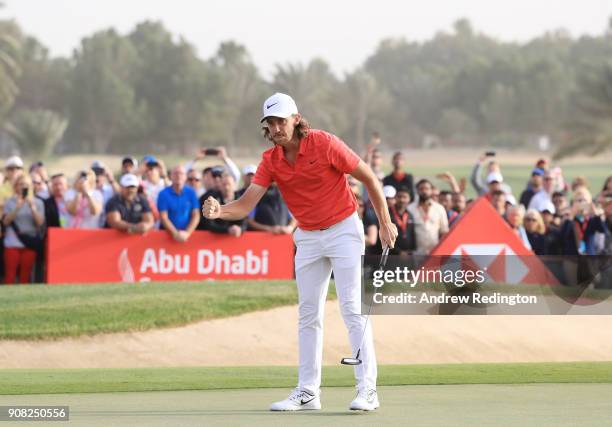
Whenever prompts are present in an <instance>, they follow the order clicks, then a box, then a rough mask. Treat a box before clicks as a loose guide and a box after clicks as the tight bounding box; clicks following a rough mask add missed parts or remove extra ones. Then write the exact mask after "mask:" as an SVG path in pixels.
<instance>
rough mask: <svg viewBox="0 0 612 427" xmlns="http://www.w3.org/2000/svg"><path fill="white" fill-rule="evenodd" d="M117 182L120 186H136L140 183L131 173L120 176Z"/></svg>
mask: <svg viewBox="0 0 612 427" xmlns="http://www.w3.org/2000/svg"><path fill="white" fill-rule="evenodd" d="M119 183H120V184H121V186H122V187H138V186H139V185H140V180H139V179H138V177H137V176H136V175H134V174H133V173H126V174H125V175H123V176H122V177H121V179H120V180H119Z"/></svg>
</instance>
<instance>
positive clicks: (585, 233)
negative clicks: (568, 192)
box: [560, 187, 605, 255]
mask: <svg viewBox="0 0 612 427" xmlns="http://www.w3.org/2000/svg"><path fill="white" fill-rule="evenodd" d="M602 216H603V212H602V211H601V209H599V208H597V207H596V206H595V204H594V203H593V200H592V196H591V193H590V191H589V190H588V189H587V188H586V187H577V188H576V190H575V191H574V194H573V197H572V205H571V208H570V219H567V220H565V221H564V222H563V224H562V225H561V231H560V234H561V241H562V243H563V248H562V251H563V255H595V253H596V250H595V245H594V243H595V242H594V236H595V234H596V233H597V232H605V229H604V224H603V221H602Z"/></svg>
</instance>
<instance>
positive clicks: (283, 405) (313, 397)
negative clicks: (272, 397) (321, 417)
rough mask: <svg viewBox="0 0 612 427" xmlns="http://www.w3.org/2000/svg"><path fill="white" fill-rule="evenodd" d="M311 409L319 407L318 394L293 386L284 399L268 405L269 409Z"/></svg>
mask: <svg viewBox="0 0 612 427" xmlns="http://www.w3.org/2000/svg"><path fill="white" fill-rule="evenodd" d="M313 409H321V399H320V398H319V395H318V394H312V393H310V392H309V391H306V390H300V389H299V388H295V389H294V390H293V391H292V392H291V394H290V395H289V397H288V398H286V399H285V400H281V401H280V402H274V403H273V404H272V405H271V406H270V410H271V411H306V410H313Z"/></svg>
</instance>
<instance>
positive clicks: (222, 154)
mask: <svg viewBox="0 0 612 427" xmlns="http://www.w3.org/2000/svg"><path fill="white" fill-rule="evenodd" d="M207 157H217V158H219V159H221V160H223V163H225V166H226V168H227V172H229V174H230V175H232V177H233V178H234V182H235V183H236V185H237V183H239V182H240V169H238V166H236V163H234V161H233V160H232V159H231V158H230V157H229V156H228V155H227V150H226V149H225V147H216V148H202V149H200V150H198V152H197V153H196V156H195V158H194V159H193V161H192V162H189V163H187V164H186V165H185V167H186V168H187V170H191V169H194V168H195V164H196V163H197V162H198V161H200V160H203V159H205V158H207ZM206 172H207V170H206V169H204V172H203V174H206ZM204 189H205V191H208V190H210V189H212V186H210V184H209V182H207V180H206V179H204Z"/></svg>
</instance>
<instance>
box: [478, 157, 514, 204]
mask: <svg viewBox="0 0 612 427" xmlns="http://www.w3.org/2000/svg"><path fill="white" fill-rule="evenodd" d="M487 157H488V156H487V154H483V155H482V156H480V157H479V159H478V162H476V165H474V168H473V169H472V174H471V176H470V182H471V183H472V186H473V187H474V189H475V190H476V193H477V194H478V195H479V196H482V195H486V197H487V199H488V200H491V192H492V191H495V190H502V191H503V192H504V193H506V194H507V195H511V194H512V188H510V186H509V185H508V184H506V183H504V178H503V176H502V173H501V168H500V167H499V163H498V162H496V161H495V160H491V161H490V162H489V164H488V165H487V177H486V183H485V182H483V181H482V164H483V163H484V161H485V160H486V159H487Z"/></svg>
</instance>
